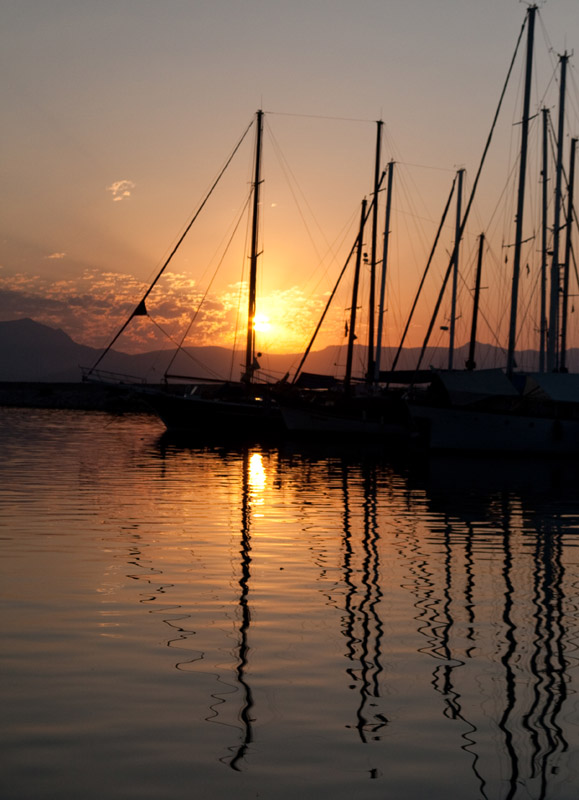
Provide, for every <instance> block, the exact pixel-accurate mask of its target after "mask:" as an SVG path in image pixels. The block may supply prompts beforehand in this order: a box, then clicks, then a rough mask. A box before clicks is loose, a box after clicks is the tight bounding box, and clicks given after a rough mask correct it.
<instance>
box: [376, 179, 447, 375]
mask: <svg viewBox="0 0 579 800" xmlns="http://www.w3.org/2000/svg"><path fill="white" fill-rule="evenodd" d="M455 186H456V175H455V177H454V180H453V182H452V186H451V188H450V193H449V195H448V200H447V201H446V206H445V209H444V212H443V214H442V219H441V220H440V225H439V226H438V230H437V232H436V236H435V238H434V244H433V245H432V249H431V251H430V255H429V257H428V261H427V263H426V267H425V270H424V273H423V275H422V280H421V281H420V285H419V287H418V291H417V292H416V297H415V298H414V303H413V304H412V308H411V309H410V314H409V316H408V320H407V322H406V326H405V328H404V332H403V334H402V339H401V340H400V344H399V345H398V350H397V351H396V355H395V356H394V361H393V362H392V368H391V369H392V372H394V370H395V369H396V365H397V364H398V359H399V358H400V353H401V352H402V348H403V347H404V342H405V341H406V334H407V333H408V329H409V328H410V323H411V322H412V317H413V316H414V312H415V311H416V306H417V304H418V300H419V298H420V293H421V292H422V289H423V287H424V281H425V280H426V276H427V274H428V270H429V269H430V265H431V264H432V259H433V258H434V253H435V251H436V247H437V245H438V240H439V238H440V234H441V232H442V229H443V227H444V223H445V220H446V215H447V213H448V209H449V208H450V202H451V200H452V195H453V194H454V188H455Z"/></svg>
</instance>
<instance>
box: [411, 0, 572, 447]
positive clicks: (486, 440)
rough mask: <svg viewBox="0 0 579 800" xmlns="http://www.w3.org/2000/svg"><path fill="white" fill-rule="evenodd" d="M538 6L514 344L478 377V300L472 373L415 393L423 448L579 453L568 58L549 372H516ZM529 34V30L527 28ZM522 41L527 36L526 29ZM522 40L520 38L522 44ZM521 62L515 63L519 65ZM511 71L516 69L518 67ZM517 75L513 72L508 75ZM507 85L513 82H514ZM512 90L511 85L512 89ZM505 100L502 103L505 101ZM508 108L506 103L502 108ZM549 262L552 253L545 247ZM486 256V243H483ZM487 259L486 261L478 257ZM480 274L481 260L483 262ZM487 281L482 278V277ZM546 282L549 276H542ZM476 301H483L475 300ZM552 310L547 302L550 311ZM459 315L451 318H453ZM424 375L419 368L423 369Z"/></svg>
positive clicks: (526, 116)
mask: <svg viewBox="0 0 579 800" xmlns="http://www.w3.org/2000/svg"><path fill="white" fill-rule="evenodd" d="M536 12H537V7H536V6H534V5H531V6H530V7H529V8H528V10H527V16H526V19H525V24H526V26H527V53H526V79H525V90H524V99H523V116H522V122H521V152H520V162H519V181H518V196H517V211H516V239H515V249H514V263H513V278H512V293H511V313H510V325H509V342H508V351H507V359H506V367H505V369H504V370H503V369H493V370H474V366H475V363H474V345H475V338H474V336H475V333H476V301H475V311H474V313H473V330H474V332H475V333H474V334H472V335H471V355H470V357H469V360H468V362H467V369H466V371H458V370H454V369H453V365H452V362H450V363H449V367H448V369H447V370H440V369H436V370H431V372H430V375H429V376H428V380H427V383H428V388H427V389H426V391H424V390H420V389H417V387H416V386H414V387H412V388H411V391H410V392H409V409H410V413H411V415H412V419H413V421H414V423H415V425H416V428H417V430H418V431H419V434H420V438H421V441H422V442H423V444H424V445H425V446H426V447H428V448H430V449H433V450H451V451H462V452H474V451H489V452H503V453H515V454H521V453H538V454H543V455H553V454H560V455H565V454H576V453H579V376H578V375H571V374H569V373H568V372H567V367H566V362H565V349H566V338H565V337H566V319H567V298H568V281H569V264H568V255H569V249H570V241H571V239H570V237H571V229H572V224H573V222H574V221H575V216H574V211H573V172H574V155H575V145H576V141H577V140H575V139H574V140H573V141H572V143H571V166H570V168H569V177H568V212H567V221H566V226H567V248H566V250H567V253H566V255H567V258H566V263H565V271H564V279H563V281H561V266H562V265H561V264H560V262H559V248H558V238H559V230H560V228H561V227H562V225H561V222H560V217H559V215H560V209H561V205H562V193H561V182H562V172H563V169H562V151H563V139H564V126H563V120H564V116H565V112H564V96H565V67H566V61H567V55H566V54H565V56H561V57H560V60H561V66H562V73H561V82H560V99H559V129H558V156H557V181H556V183H557V190H556V200H555V220H554V226H553V230H554V246H553V253H552V258H553V261H552V269H551V303H550V320H549V334H548V337H545V336H544V332H545V329H546V323H545V322H544V321H543V320H544V317H543V313H542V320H541V334H542V341H541V355H543V347H544V342H545V339H547V341H548V359H547V369H548V371H547V372H539V373H524V372H517V371H516V362H515V343H516V336H517V332H518V328H517V309H518V289H519V274H520V266H521V245H522V241H523V214H524V204H525V181H526V168H527V146H528V127H529V121H530V119H531V112H530V89H531V82H532V64H533V44H534V38H533V37H534V27H535V16H536ZM523 28H524V26H523ZM521 35H522V30H521ZM519 41H520V38H519ZM513 61H514V59H513ZM511 69H512V64H511ZM509 75H510V70H509ZM507 82H508V77H507ZM505 88H506V84H505ZM503 96H504V90H503V95H502V96H501V102H502V97H503ZM500 105H501V103H499V109H500ZM499 109H497V114H496V116H495V120H494V122H493V128H492V129H491V134H490V135H489V140H488V141H487V146H486V148H485V153H484V155H483V159H482V161H481V167H482V163H483V162H484V156H485V155H486V152H487V151H488V146H489V144H490V139H491V137H492V132H493V129H494V124H495V123H496V119H497V116H498V112H499ZM481 167H479V173H478V174H477V178H476V180H475V184H474V187H473V190H472V193H471V197H470V200H469V203H468V206H467V208H466V211H465V214H464V216H463V218H462V222H461V224H460V228H459V231H458V235H457V240H456V242H455V248H454V251H453V253H452V256H451V259H450V263H449V266H448V270H447V272H446V275H445V278H444V283H443V288H442V289H441V293H440V295H439V299H438V303H437V306H436V308H435V312H434V314H433V317H432V320H431V325H430V328H429V331H428V333H427V337H426V339H425V343H424V345H423V348H422V354H424V351H425V348H426V346H427V343H428V337H429V335H430V333H431V331H432V327H433V324H434V320H435V318H436V314H437V311H438V308H439V306H440V300H441V298H442V292H443V291H444V287H445V285H446V282H447V280H448V278H449V276H450V275H451V273H453V272H454V275H456V270H457V262H458V248H459V243H460V239H461V237H462V234H463V232H464V229H465V225H466V221H467V218H468V212H469V211H470V207H471V205H472V199H473V197H474V192H475V190H476V185H477V182H478V177H479V176H480V169H481ZM545 169H546V168H545V167H543V178H544V180H543V187H544V191H545V185H546V176H545ZM543 252H544V258H545V257H546V252H547V249H546V247H545V246H544V251H543ZM481 253H482V238H481ZM479 259H480V256H479ZM479 270H480V261H479ZM479 277H480V273H479ZM543 281H544V276H543ZM475 297H476V294H475ZM544 305H545V303H543V307H544ZM454 314H455V309H454V308H453V310H452V311H451V318H452V319H454ZM419 368H420V362H419V364H418V367H417V369H419Z"/></svg>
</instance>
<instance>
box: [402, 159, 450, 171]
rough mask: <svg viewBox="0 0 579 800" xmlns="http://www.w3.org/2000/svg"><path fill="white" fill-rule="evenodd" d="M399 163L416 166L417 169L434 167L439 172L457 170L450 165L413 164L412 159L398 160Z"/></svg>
mask: <svg viewBox="0 0 579 800" xmlns="http://www.w3.org/2000/svg"><path fill="white" fill-rule="evenodd" d="M396 163H397V164H400V166H403V167H416V168H417V169H432V170H436V171H437V172H456V170H455V169H451V168H450V167H432V166H431V165H430V164H413V163H412V162H411V161H396Z"/></svg>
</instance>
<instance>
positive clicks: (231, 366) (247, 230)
mask: <svg viewBox="0 0 579 800" xmlns="http://www.w3.org/2000/svg"><path fill="white" fill-rule="evenodd" d="M254 191H255V187H254V186H252V188H251V192H250V195H249V196H250V198H251V197H253V192H254ZM250 228H251V222H250V219H249V216H248V218H247V225H246V226H245V242H244V244H243V256H242V262H241V280H240V282H239V295H238V300H237V313H236V314H235V329H234V331H233V347H232V348H231V361H230V362H229V380H233V369H234V363H235V355H236V353H237V336H238V334H239V310H240V308H241V300H242V298H243V277H244V275H245V264H246V259H245V254H246V253H247V251H248V241H249V233H250Z"/></svg>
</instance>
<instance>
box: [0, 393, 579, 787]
mask: <svg viewBox="0 0 579 800" xmlns="http://www.w3.org/2000/svg"><path fill="white" fill-rule="evenodd" d="M0 437H1V438H0V441H1V442H2V445H1V447H2V459H1V460H0V553H1V558H0V564H1V567H0V569H1V570H2V654H1V663H2V676H3V680H2V682H1V684H0V685H1V693H2V709H3V714H2V723H1V724H0V731H1V737H2V738H1V746H2V753H3V757H2V764H1V766H0V796H1V797H2V798H4V797H5V798H10V800H24V799H25V798H26V800H29V799H30V798H34V800H44V799H45V798H46V800H48V798H51V799H52V798H56V797H57V798H59V800H69V799H70V800H72V799H73V798H74V800H76V799H77V798H80V797H82V798H83V799H84V800H86V799H87V798H89V799H90V798H103V797H104V798H107V799H108V800H116V799H117V798H118V799H119V800H121V798H122V799H123V800H125V799H126V798H139V799H140V800H141V799H142V798H153V797H154V798H159V797H170V798H172V799H174V800H180V799H181V798H189V797H192V796H193V797H198V798H225V797H227V798H229V797H235V798H242V799H244V798H255V797H266V798H284V799H285V798H288V799H289V798H295V797H296V796H299V797H301V798H318V797H319V795H320V792H326V793H327V794H328V796H331V797H332V798H338V800H340V799H341V798H352V797H356V798H380V799H381V800H383V798H392V800H394V798H401V797H404V798H405V800H419V799H420V800H422V798H429V800H437V799H438V798H440V799H441V800H442V798H444V799H445V800H447V798H449V797H452V798H455V799H456V798H457V799H458V800H462V798H465V800H467V799H468V800H471V799H472V798H485V799H486V798H488V799H489V800H491V798H492V800H507V798H537V800H540V799H542V798H549V799H551V798H557V799H558V800H574V798H575V797H576V796H577V793H578V790H579V768H578V767H577V764H578V763H579V761H578V759H577V755H578V752H579V751H578V746H579V716H578V703H577V697H578V691H577V690H578V688H579V687H578V672H577V663H578V660H577V643H578V630H579V621H578V616H579V602H578V599H577V586H578V579H579V560H578V556H577V553H578V552H579V551H578V550H577V546H578V544H579V528H578V523H579V481H578V477H579V475H578V474H577V472H578V469H577V468H576V467H575V466H574V465H573V464H570V463H563V464H560V463H553V462H536V463H535V462H529V461H528V460H526V461H525V462H524V463H521V462H518V461H513V462H505V461H504V460H503V462H501V463H499V464H497V463H494V462H493V461H492V460H490V459H485V460H474V459H471V460H469V459H461V460H460V461H459V460H456V459H444V458H440V459H437V460H434V459H432V460H431V461H430V462H429V463H428V464H413V463H408V462H404V463H397V462H393V461H389V460H388V459H387V458H386V457H385V456H384V454H382V453H375V452H352V451H351V450H350V451H346V450H340V449H338V448H332V450H331V451H328V449H327V448H326V449H325V450H324V449H321V448H317V449H316V448H313V447H306V446H301V447H299V446H289V445H288V446H278V447H271V446H267V447H266V446H259V445H251V446H241V445H236V446H232V447H224V446H220V447H209V446H193V445H190V444H187V443H183V442H179V441H173V440H171V439H170V438H168V437H167V436H166V435H165V434H163V433H162V431H161V429H160V428H159V426H158V425H157V423H156V422H155V421H154V420H153V419H152V418H151V417H148V416H146V415H143V416H140V415H126V416H113V415H106V414H100V413H83V412H66V411H32V410H19V409H0Z"/></svg>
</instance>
